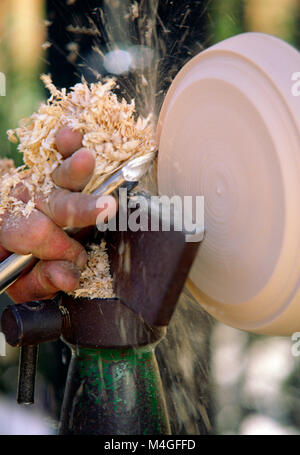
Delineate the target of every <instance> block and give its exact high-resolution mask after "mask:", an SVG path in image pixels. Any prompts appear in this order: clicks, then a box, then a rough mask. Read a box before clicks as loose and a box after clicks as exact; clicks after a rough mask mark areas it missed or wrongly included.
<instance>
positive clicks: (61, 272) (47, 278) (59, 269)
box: [7, 261, 80, 303]
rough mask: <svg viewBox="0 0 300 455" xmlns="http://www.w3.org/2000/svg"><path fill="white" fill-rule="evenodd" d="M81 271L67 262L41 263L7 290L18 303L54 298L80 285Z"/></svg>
mask: <svg viewBox="0 0 300 455" xmlns="http://www.w3.org/2000/svg"><path fill="white" fill-rule="evenodd" d="M79 278H80V271H79V269H78V268H77V267H76V266H75V265H74V264H72V263H71V262H67V261H40V262H38V263H37V264H36V266H35V267H34V268H33V269H32V270H31V272H29V273H28V274H26V275H24V276H21V277H20V278H19V279H18V280H17V281H16V282H15V283H14V284H12V285H11V286H10V287H9V289H8V290H7V294H8V295H9V297H10V298H11V299H13V300H14V301H15V302H16V303H21V302H29V301H33V300H41V299H46V298H47V299H48V298H53V297H54V296H55V294H56V293H57V292H58V291H64V292H70V291H73V290H74V289H76V287H78V284H79Z"/></svg>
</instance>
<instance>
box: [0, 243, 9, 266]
mask: <svg viewBox="0 0 300 455" xmlns="http://www.w3.org/2000/svg"><path fill="white" fill-rule="evenodd" d="M10 255H11V253H10V251H7V250H6V249H5V248H3V246H1V245H0V262H1V261H4V259H6V258H7V257H8V256H10Z"/></svg>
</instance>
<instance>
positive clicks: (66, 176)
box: [52, 148, 95, 191]
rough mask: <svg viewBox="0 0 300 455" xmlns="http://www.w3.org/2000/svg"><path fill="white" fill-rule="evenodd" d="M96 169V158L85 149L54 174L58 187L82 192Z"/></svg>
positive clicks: (78, 151)
mask: <svg viewBox="0 0 300 455" xmlns="http://www.w3.org/2000/svg"><path fill="white" fill-rule="evenodd" d="M94 167H95V157H94V155H93V153H92V152H90V151H89V150H87V149H85V148H81V149H80V150H77V152H75V153H74V154H73V155H72V156H71V157H69V158H67V159H66V160H65V161H64V162H63V163H62V164H61V165H60V166H58V168H57V169H55V171H54V172H53V174H52V179H53V181H54V183H56V185H58V186H60V187H62V188H66V189H68V190H71V191H80V190H82V189H83V188H84V187H85V186H86V184H87V183H88V181H89V180H90V178H91V176H92V174H93V171H94Z"/></svg>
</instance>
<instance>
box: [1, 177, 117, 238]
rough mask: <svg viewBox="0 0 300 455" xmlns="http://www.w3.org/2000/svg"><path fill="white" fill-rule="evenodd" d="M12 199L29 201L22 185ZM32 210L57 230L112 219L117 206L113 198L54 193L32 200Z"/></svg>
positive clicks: (93, 224) (66, 191)
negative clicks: (45, 216)
mask: <svg viewBox="0 0 300 455" xmlns="http://www.w3.org/2000/svg"><path fill="white" fill-rule="evenodd" d="M13 195H14V197H16V198H17V199H20V200H21V201H23V202H28V200H29V199H30V195H29V192H28V190H27V188H26V187H25V186H24V185H19V186H17V187H16V189H15V190H14V192H13ZM35 204H36V207H37V208H38V209H39V210H40V211H41V212H43V213H44V214H45V215H47V216H48V217H49V218H51V219H52V220H53V221H54V223H55V224H56V225H57V226H61V227H66V226H68V227H77V228H80V227H87V226H95V225H96V224H97V225H99V224H101V223H103V222H104V221H105V220H106V219H108V220H109V219H111V218H113V217H114V216H115V214H116V212H117V210H118V202H117V200H116V199H115V198H114V197H113V196H102V197H99V196H95V195H94V196H93V195H89V194H82V193H72V192H70V191H68V190H63V189H55V190H53V191H52V192H51V193H50V194H49V195H48V197H47V198H45V196H44V195H42V194H40V195H38V196H37V197H36V199H35ZM0 240H1V237H0Z"/></svg>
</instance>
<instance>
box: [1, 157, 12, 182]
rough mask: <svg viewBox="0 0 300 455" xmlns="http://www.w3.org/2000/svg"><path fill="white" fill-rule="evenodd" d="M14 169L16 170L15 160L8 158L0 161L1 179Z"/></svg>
mask: <svg viewBox="0 0 300 455" xmlns="http://www.w3.org/2000/svg"><path fill="white" fill-rule="evenodd" d="M12 169H15V164H14V162H13V160H9V159H8V158H2V159H1V160H0V177H2V176H3V175H5V174H7V173H8V172H9V171H10V170H12Z"/></svg>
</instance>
